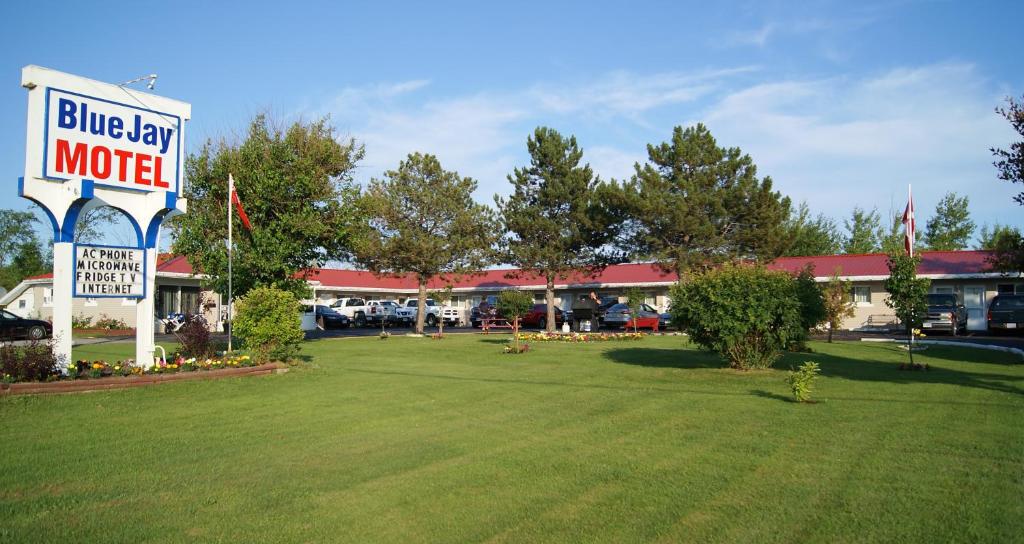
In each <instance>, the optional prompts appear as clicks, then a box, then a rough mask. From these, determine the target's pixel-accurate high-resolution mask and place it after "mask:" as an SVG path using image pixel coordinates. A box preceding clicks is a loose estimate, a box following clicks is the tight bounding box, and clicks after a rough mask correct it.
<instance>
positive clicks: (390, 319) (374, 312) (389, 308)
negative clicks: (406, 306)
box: [366, 300, 398, 325]
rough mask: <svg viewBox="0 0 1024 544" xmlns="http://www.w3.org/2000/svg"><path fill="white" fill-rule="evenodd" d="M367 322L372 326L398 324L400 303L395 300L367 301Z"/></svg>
mask: <svg viewBox="0 0 1024 544" xmlns="http://www.w3.org/2000/svg"><path fill="white" fill-rule="evenodd" d="M366 322H367V323H368V324H370V325H379V324H381V322H383V323H384V324H385V325H390V324H392V323H396V322H398V303H397V302H395V301H393V300H367V301H366Z"/></svg>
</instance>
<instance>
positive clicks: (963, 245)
mask: <svg viewBox="0 0 1024 544" xmlns="http://www.w3.org/2000/svg"><path fill="white" fill-rule="evenodd" d="M969 203H970V200H969V199H968V197H967V196H966V195H965V196H957V194H956V193H953V192H949V193H946V194H945V195H944V196H943V197H942V200H940V201H939V203H938V204H937V205H936V206H935V215H933V216H932V217H930V218H929V219H928V222H927V224H926V225H925V233H924V242H925V244H927V246H928V248H929V249H934V250H939V251H952V250H956V249H967V244H968V242H970V240H971V236H973V235H974V221H972V220H971V212H970V210H968V205H969Z"/></svg>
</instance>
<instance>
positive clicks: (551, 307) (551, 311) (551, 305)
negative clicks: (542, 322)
mask: <svg viewBox="0 0 1024 544" xmlns="http://www.w3.org/2000/svg"><path fill="white" fill-rule="evenodd" d="M544 301H545V302H547V305H548V318H547V323H546V325H547V326H546V327H545V328H544V331H545V332H555V275H554V274H548V285H547V287H546V288H545V289H544Z"/></svg>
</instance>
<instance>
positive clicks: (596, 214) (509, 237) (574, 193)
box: [495, 127, 619, 332]
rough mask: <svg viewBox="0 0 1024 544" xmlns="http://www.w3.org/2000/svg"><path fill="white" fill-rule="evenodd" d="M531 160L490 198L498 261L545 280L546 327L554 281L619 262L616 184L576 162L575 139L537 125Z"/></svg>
mask: <svg viewBox="0 0 1024 544" xmlns="http://www.w3.org/2000/svg"><path fill="white" fill-rule="evenodd" d="M526 147H527V149H528V150H529V152H530V164H529V166H525V167H522V168H516V169H515V171H514V172H513V173H512V174H511V175H509V176H508V180H509V182H510V183H512V194H511V195H509V196H508V197H507V198H503V197H500V196H498V197H495V203H496V204H497V207H498V210H499V212H500V215H501V225H500V227H499V229H500V230H501V231H503V232H505V233H506V237H505V238H504V239H503V241H502V255H503V257H502V259H503V260H504V261H506V262H509V263H511V264H514V265H515V266H517V267H519V268H520V270H522V271H523V273H534V274H537V275H539V276H540V277H542V278H544V281H545V302H546V304H547V319H546V321H547V330H548V332H552V331H554V330H555V329H554V327H555V280H556V279H559V278H566V277H568V275H569V274H570V273H573V272H575V271H578V270H585V271H588V272H590V273H595V272H596V271H598V270H599V269H601V268H602V267H604V266H606V265H608V264H611V263H613V262H615V261H616V260H618V255H617V254H616V253H615V251H614V249H613V248H612V247H611V246H610V244H611V242H612V241H614V240H615V238H616V234H617V232H618V231H617V226H618V223H619V221H617V220H613V219H612V218H613V217H614V211H613V210H612V197H611V196H610V195H611V193H614V192H615V191H616V188H615V187H612V186H609V185H605V184H604V183H602V182H601V181H600V179H598V178H597V177H596V176H595V175H594V173H593V171H592V170H591V169H590V165H588V164H581V162H582V160H583V151H582V150H581V149H580V148H579V146H578V145H577V144H576V137H575V136H569V137H564V136H562V135H561V134H559V133H558V131H556V130H554V129H551V128H547V127H538V128H537V129H536V130H534V133H533V135H532V136H530V137H529V138H527V141H526Z"/></svg>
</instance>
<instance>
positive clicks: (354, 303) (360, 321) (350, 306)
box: [331, 298, 368, 327]
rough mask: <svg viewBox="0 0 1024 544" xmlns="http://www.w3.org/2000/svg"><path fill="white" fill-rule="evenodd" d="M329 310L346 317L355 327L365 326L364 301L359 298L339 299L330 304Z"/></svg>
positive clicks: (365, 311)
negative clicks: (331, 309) (332, 309)
mask: <svg viewBox="0 0 1024 544" xmlns="http://www.w3.org/2000/svg"><path fill="white" fill-rule="evenodd" d="M331 308H334V310H335V311H336V312H338V313H339V314H343V315H346V316H348V318H349V319H351V320H352V324H353V325H355V326H356V327H362V326H364V325H366V316H367V313H368V312H367V308H366V301H365V300H363V299H361V298H339V299H338V300H336V301H334V304H331Z"/></svg>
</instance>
